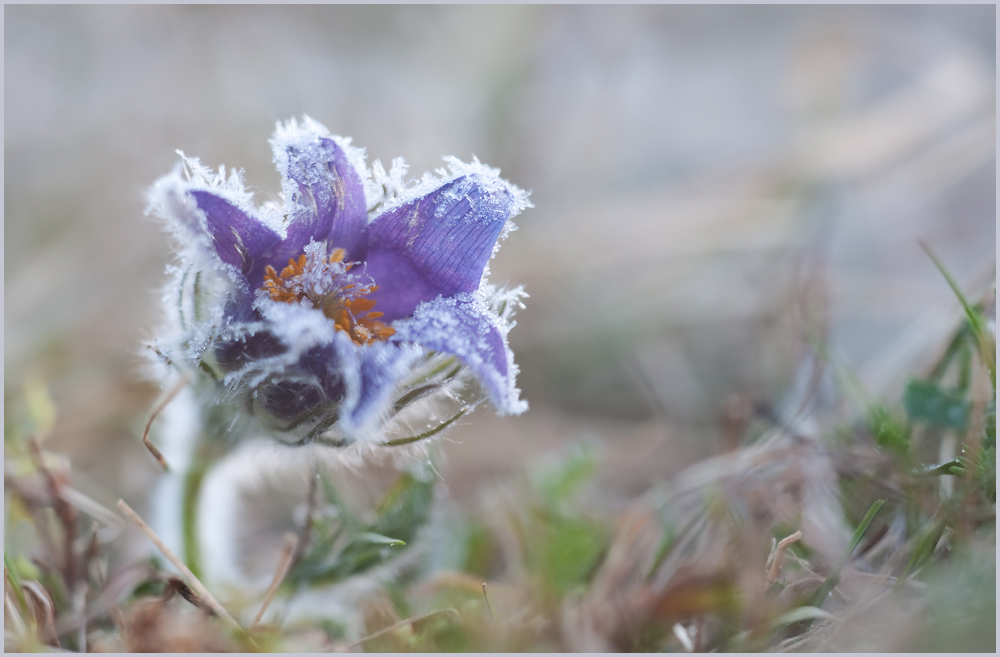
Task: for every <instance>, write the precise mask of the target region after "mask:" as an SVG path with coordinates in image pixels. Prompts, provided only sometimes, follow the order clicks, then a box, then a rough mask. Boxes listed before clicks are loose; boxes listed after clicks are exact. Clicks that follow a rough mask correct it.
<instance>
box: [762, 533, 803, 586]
mask: <svg viewBox="0 0 1000 657" xmlns="http://www.w3.org/2000/svg"><path fill="white" fill-rule="evenodd" d="M800 538H802V532H801V531H797V532H795V533H794V534H792V535H791V536H786V537H785V538H783V539H781V540H780V541H779V542H778V545H777V546H776V547H775V548H774V551H773V552H772V553H771V556H770V557H768V559H767V583H768V584H774V582H776V581H777V579H778V573H779V572H781V565H782V564H783V563H784V562H785V553H786V552H788V548H789V547H791V545H792V543H794V542H796V541H797V540H799V539H800Z"/></svg>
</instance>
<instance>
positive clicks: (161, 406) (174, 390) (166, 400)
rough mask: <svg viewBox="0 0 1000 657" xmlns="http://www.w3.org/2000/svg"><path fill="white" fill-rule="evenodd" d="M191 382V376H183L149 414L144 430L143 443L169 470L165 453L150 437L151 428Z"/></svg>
mask: <svg viewBox="0 0 1000 657" xmlns="http://www.w3.org/2000/svg"><path fill="white" fill-rule="evenodd" d="M189 382H190V378H189V377H188V376H187V375H186V374H185V375H184V376H182V377H181V380H180V381H178V382H177V385H175V386H174V387H173V388H172V389H171V390H170V392H169V393H168V394H167V396H166V397H164V398H163V401H161V402H160V403H159V404H157V405H156V407H155V408H154V409H153V413H152V414H151V415H150V416H149V421H148V422H146V428H145V429H143V430H142V444H143V445H145V446H146V449H148V450H149V453H150V454H152V455H153V458H155V459H156V462H157V463H159V464H160V467H162V468H163V469H164V470H168V471H169V470H170V466H169V465H168V464H167V460H166V459H165V458H163V453H162V452H160V450H159V449H158V448H157V447H156V445H154V444H153V442H152V441H151V440H150V439H149V429H150V427H152V426H153V420H155V419H156V418H157V417H158V416H159V415H160V413H161V412H163V409H165V408H166V407H167V405H168V404H169V403H170V402H172V401H173V400H174V397H176V396H177V395H178V394H179V393H180V391H181V390H183V389H184V387H185V386H186V385H187V384H188V383H189Z"/></svg>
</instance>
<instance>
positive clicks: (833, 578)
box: [804, 500, 885, 607]
mask: <svg viewBox="0 0 1000 657" xmlns="http://www.w3.org/2000/svg"><path fill="white" fill-rule="evenodd" d="M884 504H885V500H875V503H874V504H872V506H871V508H870V509H868V513H866V514H865V517H864V518H863V519H862V520H861V524H860V525H858V528H857V529H856V530H855V531H854V536H852V537H851V542H850V543H848V544H847V550H845V551H844V556H842V557H841V558H840V561H839V562H837V565H836V566H835V567H834V569H833V571H832V572H831V573H830V576H829V577H827V578H826V579H825V580H823V583H822V584H820V586H819V588H818V589H816V593H814V594H813V595H812V596H811V597H810V599H809V601H808V602H807V603H806V604H805V605H804V606H808V607H822V605H823V602H824V601H825V600H826V597H827V596H828V595H830V591H832V590H833V589H834V587H835V586H837V584H838V583H839V582H840V571H841V570H843V568H844V566H845V565H846V564H847V560H848V559H850V558H851V554H853V553H854V550H855V549H857V547H858V544H859V543H861V539H862V538H864V536H865V533H866V532H867V531H868V528H869V527H871V524H872V521H873V520H875V516H876V515H878V512H879V511H881V510H882V506H883V505H884Z"/></svg>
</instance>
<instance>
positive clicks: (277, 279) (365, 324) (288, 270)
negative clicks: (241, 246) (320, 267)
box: [261, 249, 396, 344]
mask: <svg viewBox="0 0 1000 657" xmlns="http://www.w3.org/2000/svg"><path fill="white" fill-rule="evenodd" d="M345 255H346V253H345V251H344V249H335V250H334V251H333V253H331V254H330V255H329V257H327V258H326V260H325V263H327V264H330V265H336V264H338V263H340V262H341V261H343V259H344V256H345ZM307 263H308V259H307V258H306V255H305V254H304V253H303V254H302V255H300V256H299V259H298V260H295V259H294V258H289V259H288V266H287V267H285V268H284V269H282V270H281V273H280V274H279V273H278V272H277V271H276V270H275V269H274V267H272V266H271V265H268V266H267V268H266V269H265V270H264V287H262V288H261V289H262V290H266V291H267V293H268V294H270V295H271V299H272V300H273V301H280V302H284V303H294V302H296V301H299V300H301V299H305V298H308V299H309V301H311V302H312V304H313V307H314V308H316V309H318V310H322V311H323V314H324V315H326V317H327V318H329V319H330V320H331V321H333V326H334V328H336V329H337V330H338V331H343V332H344V333H347V335H349V336H350V338H351V340H353V341H354V343H355V344H371V343H373V342H375V341H376V340H387V339H389V337H390V336H392V335H394V334H395V333H396V329H394V328H392V327H391V326H386V325H385V324H384V323H382V322H380V321H378V318H379V317H381V316H382V315H383V314H384V313H380V312H372V308H374V307H375V300H374V299H369V298H368V297H367V296H365V295H368V294H370V293H372V292H374V291H375V290H377V289H378V286H377V285H370V286H367V287H366V286H359V285H355V284H353V283H351V284H348V285H345V286H343V287H342V288H341V289H340V290H339V293H334V294H328V295H326V296H316V295H312V294H309V293H308V292H305V291H304V289H303V286H302V285H293V283H295V282H296V279H298V278H299V277H300V276H302V274H303V272H304V271H305V268H306V264H307ZM353 266H354V263H348V264H346V265H344V269H343V273H346V272H348V271H349V270H350V269H351V267H353Z"/></svg>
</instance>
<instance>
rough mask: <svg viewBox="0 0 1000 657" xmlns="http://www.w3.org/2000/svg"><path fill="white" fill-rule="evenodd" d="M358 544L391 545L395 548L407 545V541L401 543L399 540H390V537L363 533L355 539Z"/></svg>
mask: <svg viewBox="0 0 1000 657" xmlns="http://www.w3.org/2000/svg"><path fill="white" fill-rule="evenodd" d="M354 540H355V541H357V542H358V543H373V544H375V545H391V546H393V547H396V546H403V545H406V541H401V540H399V539H398V538H389V537H388V536H382V535H381V534H375V533H372V532H361V533H360V534H358V535H357V537H356V538H355V539H354Z"/></svg>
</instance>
